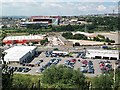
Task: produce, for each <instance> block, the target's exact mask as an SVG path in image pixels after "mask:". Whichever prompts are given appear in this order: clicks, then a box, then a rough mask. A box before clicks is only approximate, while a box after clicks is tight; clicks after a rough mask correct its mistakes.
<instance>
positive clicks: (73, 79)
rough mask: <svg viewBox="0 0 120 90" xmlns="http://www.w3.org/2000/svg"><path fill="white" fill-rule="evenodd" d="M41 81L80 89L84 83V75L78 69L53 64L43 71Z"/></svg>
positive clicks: (50, 84)
mask: <svg viewBox="0 0 120 90" xmlns="http://www.w3.org/2000/svg"><path fill="white" fill-rule="evenodd" d="M41 82H42V83H43V84H47V85H49V86H54V87H57V86H58V85H59V86H60V87H61V88H67V87H72V88H75V87H77V88H81V89H82V88H83V86H84V84H85V76H84V75H83V74H82V73H81V72H80V71H79V70H73V69H70V68H67V67H64V66H62V65H60V66H55V65H53V66H51V67H50V68H48V69H46V70H45V71H44V72H43V75H42V80H41Z"/></svg>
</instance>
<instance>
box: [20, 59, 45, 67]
mask: <svg viewBox="0 0 120 90" xmlns="http://www.w3.org/2000/svg"><path fill="white" fill-rule="evenodd" d="M42 62H43V60H42V59H41V60H38V61H37V62H35V63H34V64H31V63H23V64H22V65H23V66H28V67H34V66H40V64H41V63H42Z"/></svg>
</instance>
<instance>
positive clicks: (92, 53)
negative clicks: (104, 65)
mask: <svg viewBox="0 0 120 90" xmlns="http://www.w3.org/2000/svg"><path fill="white" fill-rule="evenodd" d="M86 57H87V58H99V59H111V60H113V59H115V60H118V59H119V58H120V51H118V50H103V49H99V50H96V49H86Z"/></svg>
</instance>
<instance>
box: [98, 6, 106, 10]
mask: <svg viewBox="0 0 120 90" xmlns="http://www.w3.org/2000/svg"><path fill="white" fill-rule="evenodd" d="M104 10H106V7H105V6H104V5H99V6H98V7H97V11H104Z"/></svg>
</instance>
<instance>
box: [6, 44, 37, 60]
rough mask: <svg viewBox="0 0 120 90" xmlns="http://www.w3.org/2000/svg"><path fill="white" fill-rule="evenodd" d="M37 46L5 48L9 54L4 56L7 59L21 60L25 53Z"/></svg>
mask: <svg viewBox="0 0 120 90" xmlns="http://www.w3.org/2000/svg"><path fill="white" fill-rule="evenodd" d="M35 48H36V46H14V47H12V48H9V49H7V50H5V51H4V52H6V53H7V54H6V55H5V57H4V60H5V61H19V59H20V58H22V57H23V56H24V55H25V54H27V53H28V52H31V51H32V50H34V49H35Z"/></svg>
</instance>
